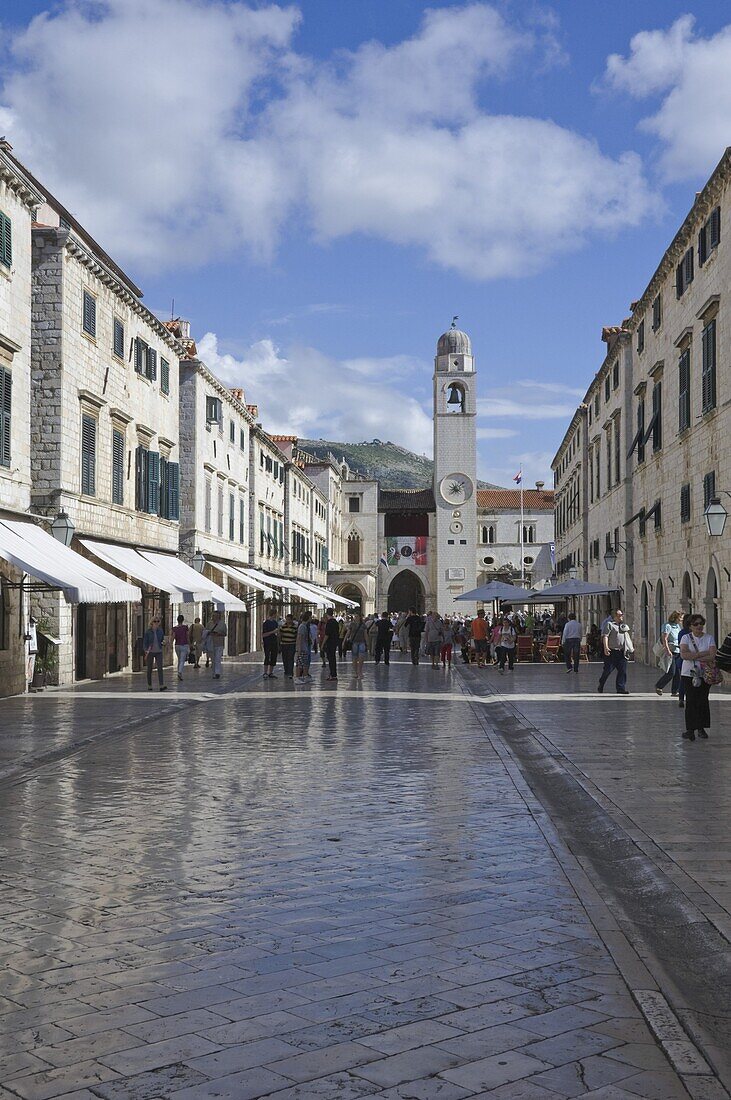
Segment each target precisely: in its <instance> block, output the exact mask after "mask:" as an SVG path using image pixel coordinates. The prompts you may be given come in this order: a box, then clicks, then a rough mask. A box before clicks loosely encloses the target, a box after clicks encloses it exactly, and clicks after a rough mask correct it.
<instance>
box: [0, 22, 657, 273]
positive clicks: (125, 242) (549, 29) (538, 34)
mask: <svg viewBox="0 0 731 1100" xmlns="http://www.w3.org/2000/svg"><path fill="white" fill-rule="evenodd" d="M298 20H299V14H298V12H297V11H296V10H295V9H292V8H282V7H276V6H273V5H272V6H266V7H261V8H258V9H253V8H250V7H248V6H247V4H245V3H244V2H243V0H230V2H227V3H224V2H222V0H207V2H206V0H65V2H62V3H61V4H60V5H59V7H58V8H54V10H53V14H46V15H42V16H39V17H38V18H36V19H34V20H33V21H32V22H31V24H30V25H29V26H28V27H27V28H26V29H25V30H24V31H22V32H21V33H20V34H19V35H18V36H17V37H16V38H15V40H14V42H13V43H12V56H13V58H14V64H13V66H11V68H10V71H9V73H8V75H7V76H6V78H5V81H4V88H3V104H2V109H3V110H4V117H5V119H6V122H7V126H6V129H7V131H8V132H9V134H10V136H11V139H12V140H14V142H15V145H16V151H17V152H18V153H19V155H20V156H21V159H24V158H25V159H27V160H28V162H29V165H30V166H32V167H33V168H34V169H35V171H36V174H38V175H39V177H40V178H41V179H42V180H43V181H45V182H46V183H47V185H48V186H49V187H50V188H51V190H54V189H56V190H57V191H58V193H59V198H61V199H62V200H64V201H65V203H66V205H68V206H69V207H70V208H71V209H73V210H74V212H75V213H77V214H78V216H79V217H80V218H81V220H82V221H84V222H85V223H86V224H87V225H88V227H89V229H90V231H91V232H92V233H94V234H95V235H96V236H97V237H98V238H99V239H101V240H102V241H103V242H104V244H105V245H106V246H107V247H108V248H109V249H110V251H112V252H113V253H114V255H115V256H118V257H119V258H120V259H121V260H122V261H123V262H133V263H135V264H139V265H140V266H143V267H145V268H147V269H149V270H160V269H162V268H165V267H171V266H175V265H180V264H187V265H196V264H199V263H201V262H205V261H206V260H207V259H209V258H211V257H218V256H221V255H223V254H225V253H226V252H227V251H235V250H236V249H240V248H241V247H245V248H248V249H249V250H250V251H251V252H252V253H253V254H254V255H255V256H258V257H260V258H264V259H265V258H268V257H270V256H271V255H272V254H273V253H274V250H275V249H276V247H277V244H278V242H279V240H280V237H281V234H282V231H283V229H284V227H285V225H286V224H287V222H288V220H289V219H291V218H295V217H296V218H298V219H299V220H300V221H302V222H304V223H305V224H306V225H307V226H308V227H309V228H310V230H311V232H313V233H314V234H315V236H316V237H317V238H318V239H320V240H322V241H328V240H331V239H334V238H338V237H343V236H347V235H351V234H366V235H369V236H374V237H378V238H380V239H383V240H386V241H388V242H390V243H393V244H397V245H407V246H413V247H416V248H418V249H419V250H421V251H422V253H424V254H425V255H426V256H427V257H428V258H429V259H430V260H431V261H432V262H434V263H436V264H439V265H441V266H444V267H447V268H452V269H455V270H458V271H460V272H462V273H463V274H465V275H467V276H470V277H475V278H490V277H499V276H506V275H510V276H513V275H522V274H526V273H531V272H535V271H538V270H540V269H542V268H543V267H545V266H546V265H547V264H549V263H550V262H551V260H552V259H553V258H554V257H555V256H556V255H557V254H559V253H561V252H566V251H569V250H574V249H577V248H579V247H580V246H581V244H582V243H583V241H584V240H585V239H586V237H587V236H589V235H591V234H594V233H606V232H609V233H611V232H614V231H616V230H619V229H622V228H624V227H626V226H631V225H634V224H637V223H638V222H639V221H640V219H641V218H642V216H643V215H644V214H645V213H646V211H647V209H648V206H649V198H650V196H649V193H648V188H647V185H646V182H645V180H644V176H643V172H642V167H641V163H640V160H639V158H638V157H636V156H635V155H633V154H631V153H625V154H623V155H621V156H619V157H616V158H615V157H611V156H605V155H604V154H602V152H601V151H600V149H599V148H598V146H597V145H596V143H595V142H593V141H592V140H590V139H588V138H586V137H584V136H581V135H580V134H578V133H575V132H573V131H571V130H569V129H566V128H565V127H561V126H559V125H557V124H556V123H554V122H552V121H550V120H548V119H540V118H528V117H514V116H510V115H497V114H490V113H488V112H487V111H486V110H485V109H484V108H483V107H482V105H481V99H480V95H481V93H482V92H483V91H484V90H485V89H486V88H487V89H488V91H489V87H490V82H493V83H494V82H495V81H503V80H506V79H508V78H516V77H518V78H519V77H520V74H521V73H522V74H523V75H524V76H525V77H526V78H528V79H529V78H530V76H531V73H532V72H534V71H535V69H536V67H541V66H545V65H546V64H551V63H558V62H560V61H561V60H562V58H561V57H560V50H559V48H558V45H557V38H556V34H555V29H554V26H553V21H551V20H548V21H546V20H543V25H541V21H540V20H535V19H534V21H533V23H532V24H527V23H526V24H525V25H522V26H518V25H513V24H510V23H508V22H507V21H506V19H505V18H504V17H503V16H502V15H501V14H500V13H499V12H498V10H497V9H496V8H495V7H493V6H491V5H490V4H487V3H468V4H466V5H464V6H463V7H456V6H454V7H452V6H450V7H449V8H445V9H437V10H431V11H427V12H426V13H425V14H424V17H423V21H422V24H421V26H420V28H419V29H418V30H417V32H416V33H415V34H414V35H413V36H412V37H411V38H409V39H407V40H405V41H403V42H399V43H396V44H394V45H389V46H384V45H382V44H380V43H377V42H370V43H367V44H365V45H363V46H361V47H360V48H359V49H357V50H355V51H354V52H351V53H346V52H343V53H340V54H338V55H336V56H334V57H333V58H332V59H331V61H330V62H327V61H325V62H322V61H321V60H319V59H318V60H317V62H315V61H313V60H312V59H310V58H308V57H306V56H304V55H302V54H297V53H295V52H294V50H293V47H292V36H293V32H294V30H295V28H296V26H297V23H298ZM521 66H522V68H521ZM90 89H93V94H89V90H90Z"/></svg>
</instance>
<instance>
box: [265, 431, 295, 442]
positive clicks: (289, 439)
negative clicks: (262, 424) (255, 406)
mask: <svg viewBox="0 0 731 1100" xmlns="http://www.w3.org/2000/svg"><path fill="white" fill-rule="evenodd" d="M268 434H269V438H270V439H276V440H277V441H281V442H283V443H296V442H297V440H298V439H299V436H298V435H272V434H271V432H270V433H268Z"/></svg>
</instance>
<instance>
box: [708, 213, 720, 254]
mask: <svg viewBox="0 0 731 1100" xmlns="http://www.w3.org/2000/svg"><path fill="white" fill-rule="evenodd" d="M708 229H709V238H710V239H709V242H708V243H709V246H710V248H718V245H719V242H720V240H721V207H720V206H717V207H716V208H715V210H713V211H712V212H711V216H710V218H709V219H708Z"/></svg>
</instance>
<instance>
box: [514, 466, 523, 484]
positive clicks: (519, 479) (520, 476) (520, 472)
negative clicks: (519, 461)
mask: <svg viewBox="0 0 731 1100" xmlns="http://www.w3.org/2000/svg"><path fill="white" fill-rule="evenodd" d="M522 480H523V467H522V466H521V467H520V469H519V470H518V472H517V474H516V475H515V477H514V478H513V481H514V482H515V484H516V485H520V484H521V482H522Z"/></svg>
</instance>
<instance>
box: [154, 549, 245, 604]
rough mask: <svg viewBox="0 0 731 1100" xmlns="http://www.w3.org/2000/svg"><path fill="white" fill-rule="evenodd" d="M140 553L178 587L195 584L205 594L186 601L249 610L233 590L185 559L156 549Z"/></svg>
mask: <svg viewBox="0 0 731 1100" xmlns="http://www.w3.org/2000/svg"><path fill="white" fill-rule="evenodd" d="M139 553H140V555H141V557H143V558H145V559H146V560H147V561H149V562H150V563H151V564H152V565H154V566H155V568H156V569H161V570H163V571H164V572H165V573H166V574H167V575H168V576H169V577H170V578H171V580H172V581H173V583H174V584H176V585H177V586H178V588H181V589H183V590H185V589H188V588H191V590H192V587H193V585H197V586H198V588H197V591H200V592H202V593H203V595H196V596H194V597H193V600H189V601H186V602H190V603H195V602H197V601H198V600H211V602H212V603H214V604H216V606H217V607H218V608H219V609H222V610H224V611H248V608H247V606H246V604H245V603H244V601H243V600H240V599H239V598H238V596H234V594H233V592H227V591H226V589H225V588H221V586H220V584H216V582H215V581H212V580H209V579H208V577H204V576H203V574H202V573H197V572H196V571H195V569H193V568H191V566H190V565H186V564H185V562H184V561H181V560H180V558H176V557H175V556H174V555H173V554H158V553H157V551H154V550H140V551H139Z"/></svg>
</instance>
